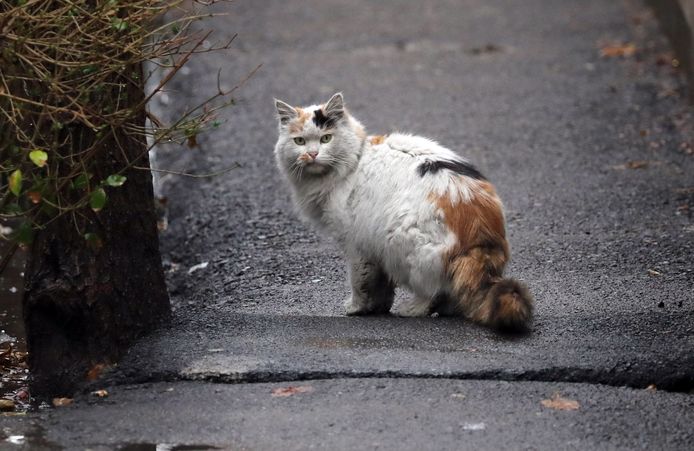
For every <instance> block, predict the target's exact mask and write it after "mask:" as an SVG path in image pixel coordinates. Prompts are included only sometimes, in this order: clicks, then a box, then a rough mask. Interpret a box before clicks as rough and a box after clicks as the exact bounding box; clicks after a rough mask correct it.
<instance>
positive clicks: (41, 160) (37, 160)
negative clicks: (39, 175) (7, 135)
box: [29, 149, 48, 168]
mask: <svg viewBox="0 0 694 451" xmlns="http://www.w3.org/2000/svg"><path fill="white" fill-rule="evenodd" d="M29 159H30V160H31V161H32V162H33V163H34V164H35V165H36V166H38V167H40V168H42V167H44V166H45V165H46V162H47V161H48V154H47V153H46V152H44V151H43V150H39V149H36V150H32V151H31V152H29Z"/></svg>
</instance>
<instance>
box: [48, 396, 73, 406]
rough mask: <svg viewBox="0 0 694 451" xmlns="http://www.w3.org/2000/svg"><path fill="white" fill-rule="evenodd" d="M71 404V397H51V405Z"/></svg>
mask: <svg viewBox="0 0 694 451" xmlns="http://www.w3.org/2000/svg"><path fill="white" fill-rule="evenodd" d="M70 404H72V398H53V407H65V406H69V405H70Z"/></svg>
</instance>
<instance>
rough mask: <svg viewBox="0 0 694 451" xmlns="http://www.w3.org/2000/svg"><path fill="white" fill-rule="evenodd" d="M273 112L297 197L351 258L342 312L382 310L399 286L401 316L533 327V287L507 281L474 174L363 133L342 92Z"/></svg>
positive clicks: (414, 143)
mask: <svg viewBox="0 0 694 451" xmlns="http://www.w3.org/2000/svg"><path fill="white" fill-rule="evenodd" d="M275 107H276V108H277V115H278V119H279V139H278V140H277V144H276V146H275V157H276V161H277V165H278V166H279V169H280V171H281V172H282V173H283V174H284V176H285V177H286V179H287V180H288V182H289V184H290V185H291V188H292V194H293V198H294V201H295V202H296V204H297V205H298V207H299V209H300V211H301V212H302V213H303V214H304V215H305V216H306V217H307V218H308V219H309V220H310V221H311V222H313V223H314V224H316V225H317V226H318V227H319V228H320V229H322V230H324V231H326V232H327V233H328V234H329V235H331V236H333V237H334V238H335V239H336V240H337V242H338V244H339V246H340V247H341V248H342V250H343V251H344V252H345V253H346V254H347V258H348V260H349V275H350V284H351V288H352V294H351V297H350V298H349V299H348V300H347V301H346V303H345V308H346V311H347V314H348V315H364V314H370V313H386V312H388V311H389V310H390V309H391V307H392V305H393V297H394V290H395V287H396V286H402V287H405V288H407V289H409V290H410V291H412V292H413V293H414V298H413V299H412V300H410V301H408V302H406V303H405V305H404V306H402V308H400V310H399V311H398V312H396V313H398V314H400V315H402V316H424V315H429V314H431V313H434V312H438V313H440V314H442V315H463V316H465V317H467V318H469V319H471V320H472V321H475V322H477V323H480V324H483V325H485V326H489V327H493V328H496V329H499V330H509V331H521V330H525V329H526V328H527V327H528V325H529V322H530V320H531V317H532V303H533V300H532V297H531V295H530V293H529V292H528V289H527V288H526V287H525V286H524V285H523V284H522V283H520V282H519V281H517V280H514V279H509V278H503V270H504V266H505V265H506V262H507V261H508V259H509V247H508V243H507V241H506V233H505V227H504V215H503V210H502V205H501V201H500V200H499V197H498V196H497V194H496V192H495V190H494V187H493V186H492V184H491V183H489V181H487V179H486V178H485V177H484V176H483V175H482V174H481V173H480V172H479V171H478V170H477V169H475V167H474V166H472V165H471V164H470V163H468V162H467V161H466V160H464V159H463V158H461V157H460V156H458V155H457V154H455V153H453V152H452V151H450V150H448V149H446V148H444V147H442V146H440V145H439V144H437V143H436V142H434V141H432V140H430V139H427V138H423V137H420V136H412V135H407V134H400V133H394V134H391V135H389V136H367V135H366V132H365V130H364V127H363V126H362V125H361V124H360V123H359V121H357V119H355V118H354V117H353V116H352V115H351V114H349V112H348V111H347V110H346V109H345V106H344V101H343V97H342V94H341V93H337V94H335V95H333V96H332V98H331V99H330V100H329V101H328V102H327V103H326V104H324V105H312V106H309V107H303V108H299V107H292V106H290V105H288V104H287V103H285V102H282V101H280V100H275Z"/></svg>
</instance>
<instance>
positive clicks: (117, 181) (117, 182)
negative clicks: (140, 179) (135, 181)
mask: <svg viewBox="0 0 694 451" xmlns="http://www.w3.org/2000/svg"><path fill="white" fill-rule="evenodd" d="M126 180H127V177H126V176H124V175H118V174H112V175H109V176H108V177H107V178H106V184H107V185H108V186H114V187H115V186H121V185H123V183H125V181H126Z"/></svg>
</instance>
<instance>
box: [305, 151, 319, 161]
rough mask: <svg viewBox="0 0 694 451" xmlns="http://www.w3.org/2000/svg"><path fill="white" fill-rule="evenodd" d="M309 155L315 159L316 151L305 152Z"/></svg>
mask: <svg viewBox="0 0 694 451" xmlns="http://www.w3.org/2000/svg"><path fill="white" fill-rule="evenodd" d="M306 153H307V154H308V156H309V157H311V159H312V160H315V159H316V157H317V156H318V152H306Z"/></svg>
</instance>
